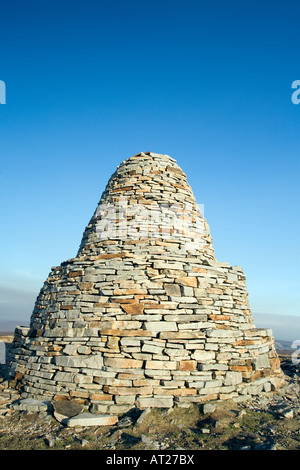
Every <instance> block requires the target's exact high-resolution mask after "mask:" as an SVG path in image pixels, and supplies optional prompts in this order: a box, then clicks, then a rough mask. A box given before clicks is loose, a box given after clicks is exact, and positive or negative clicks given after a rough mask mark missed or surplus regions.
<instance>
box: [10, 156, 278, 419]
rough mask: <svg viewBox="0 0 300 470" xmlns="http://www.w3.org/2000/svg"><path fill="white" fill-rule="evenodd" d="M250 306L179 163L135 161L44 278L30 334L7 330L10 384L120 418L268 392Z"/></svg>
mask: <svg viewBox="0 0 300 470" xmlns="http://www.w3.org/2000/svg"><path fill="white" fill-rule="evenodd" d="M162 208H163V209H164V210H162ZM150 215H151V217H150ZM149 222H150V223H149ZM247 295H248V294H247V289H246V283H245V275H244V273H243V270H242V269H241V268H240V267H238V266H233V267H231V266H230V265H229V264H228V263H220V262H218V261H216V259H215V256H214V250H213V245H212V240H211V236H210V231H209V227H208V225H207V222H206V220H205V219H204V216H203V215H202V213H201V211H199V207H198V206H197V204H196V200H195V197H194V195H193V192H192V190H191V188H190V186H189V184H188V183H187V179H186V175H185V174H184V173H183V171H182V170H181V169H180V168H179V166H178V165H177V164H176V160H174V159H173V158H171V157H169V156H168V155H160V154H155V153H151V152H146V153H139V154H137V155H135V156H133V157H131V158H129V159H127V160H125V161H123V162H122V163H121V164H120V166H119V167H118V168H117V170H116V172H115V173H114V174H113V175H112V177H111V178H110V180H109V182H108V184H107V186H106V188H105V191H104V192H103V194H102V197H101V200H100V202H99V205H98V207H97V209H96V211H95V213H94V215H93V217H92V219H91V221H90V223H89V224H88V226H87V227H86V229H85V232H84V234H83V238H82V242H81V245H80V248H79V251H78V254H77V256H76V257H75V258H73V259H69V260H68V261H65V262H63V263H62V264H61V265H60V266H58V267H54V268H52V270H51V273H50V274H49V276H48V278H47V280H46V281H45V283H44V285H43V287H42V289H41V291H40V293H39V295H38V297H37V300H36V303H35V307H34V310H33V313H32V316H31V321H30V327H29V328H25V327H17V328H16V330H15V335H14V343H13V347H14V349H13V354H12V356H11V358H10V363H9V365H10V374H11V379H12V383H13V384H15V386H16V388H17V389H18V390H19V391H20V392H21V396H22V397H23V398H30V397H31V398H35V399H44V400H45V399H50V400H53V399H54V400H55V399H75V400H77V401H79V402H81V403H84V404H85V405H86V407H87V408H88V409H89V411H90V412H92V413H100V414H101V413H112V414H117V415H120V414H123V413H126V412H127V411H128V410H129V409H131V408H134V407H137V408H139V409H145V408H149V407H162V408H171V407H173V406H176V405H177V406H183V407H188V406H190V404H192V403H203V402H207V401H212V400H223V399H233V400H235V401H245V400H247V399H249V398H251V397H253V396H254V395H257V394H260V393H261V392H263V391H264V392H269V391H272V390H276V389H278V388H279V387H281V386H282V385H283V383H284V376H283V373H282V371H281V368H280V363H279V359H278V356H277V353H276V350H275V347H274V338H273V334H272V331H271V330H270V329H257V328H255V326H254V324H253V319H252V315H251V310H250V307H249V301H248V297H247Z"/></svg>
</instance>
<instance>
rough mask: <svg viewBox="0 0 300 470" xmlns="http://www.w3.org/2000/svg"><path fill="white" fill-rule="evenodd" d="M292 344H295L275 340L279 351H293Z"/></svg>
mask: <svg viewBox="0 0 300 470" xmlns="http://www.w3.org/2000/svg"><path fill="white" fill-rule="evenodd" d="M292 344H293V343H292V342H291V341H283V340H278V339H275V348H276V349H277V351H288V350H291V351H293V349H292Z"/></svg>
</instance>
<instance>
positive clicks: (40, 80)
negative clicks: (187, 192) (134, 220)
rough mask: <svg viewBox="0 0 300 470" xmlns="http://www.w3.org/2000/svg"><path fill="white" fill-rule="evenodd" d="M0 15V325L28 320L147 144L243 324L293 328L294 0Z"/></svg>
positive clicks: (5, 11)
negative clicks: (218, 266)
mask: <svg viewBox="0 0 300 470" xmlns="http://www.w3.org/2000/svg"><path fill="white" fill-rule="evenodd" d="M0 22H1V25H0V59H1V61H0V80H3V81H4V82H5V84H6V92H7V95H6V104H5V105H0V160H1V165H0V197H1V208H0V216H1V232H0V233H1V235H0V242H1V243H0V250H1V253H0V257H1V263H0V320H1V319H3V320H7V319H13V320H15V319H17V320H19V319H21V320H23V321H26V320H29V318H30V315H31V312H32V309H33V304H34V300H35V297H36V296H37V294H38V292H39V290H40V288H41V287H42V284H43V282H44V280H45V278H46V277H47V275H48V273H49V271H50V269H51V266H55V265H59V264H60V263H61V262H62V261H64V260H66V259H68V258H71V257H73V256H75V255H76V252H77V249H78V247H79V244H80V240H81V236H82V233H83V230H84V228H85V226H86V225H87V223H88V221H89V219H90V217H91V216H92V213H93V212H94V210H95V208H96V205H97V202H98V200H99V198H100V196H101V193H102V191H103V189H104V187H105V184H106V182H107V180H108V178H109V177H110V175H111V174H112V173H113V172H114V170H115V168H116V166H117V165H118V164H119V163H120V162H121V161H122V160H124V159H125V158H128V157H130V156H132V155H134V154H135V153H137V152H140V151H147V150H151V151H153V152H157V153H166V154H169V155H171V156H172V157H174V158H176V159H177V162H178V164H179V165H180V166H181V167H182V169H183V170H184V171H185V172H186V174H187V176H188V181H189V183H190V184H191V186H192V188H193V190H194V193H195V196H196V198H197V201H198V202H199V203H200V204H204V207H205V216H206V218H207V221H208V223H209V225H210V228H211V232H212V236H213V242H214V247H215V253H216V257H217V259H218V260H219V261H227V262H230V263H231V264H232V265H240V266H242V267H243V269H244V272H245V274H246V276H247V286H248V290H249V298H250V302H251V307H252V311H253V315H254V319H255V320H256V319H257V321H258V323H259V321H260V317H259V315H261V314H270V315H277V316H278V315H279V316H281V318H284V320H283V323H285V324H287V322H288V320H287V319H288V318H296V320H297V321H298V320H299V321H298V323H297V322H296V323H295V322H294V321H291V322H290V329H291V331H292V335H295V334H296V333H295V328H296V327H297V328H298V329H299V324H300V309H299V304H300V302H299V301H300V288H299V287H300V275H299V260H300V257H299V232H300V230H299V229H300V224H299V202H300V200H299V199H300V198H299V195H300V191H299V186H300V185H299V180H300V165H299V157H300V132H299V131H300V105H295V104H293V103H292V101H291V95H292V92H293V90H292V89H291V85H292V82H293V81H294V80H300V57H299V56H300V52H299V45H300V5H299V2H298V1H297V0H291V1H276V0H275V1H266V0H260V1H257V0H252V1H248V0H243V1H240V0H236V1H233V0H227V1H225V0H216V1H211V0H210V1H201V0H185V1H182V0H172V1H169V0H159V1H157V0H152V1H151V2H142V1H135V0H134V1H133V0H127V1H123V0H98V1H91V0H85V1H83V0H80V1H78V0H72V1H66V0H60V1H57V0H51V1H49V0H43V1H42V2H41V1H30V0H29V1H27V2H24V1H13V0H12V1H10V2H4V3H2V4H1V20H0ZM290 316H292V317H290ZM297 316H298V317H297ZM276 318H277V317H276ZM266 326H269V325H266ZM271 326H272V325H271ZM298 336H299V338H300V331H299V334H298ZM299 338H298V337H297V338H294V339H299ZM283 339H284V338H283Z"/></svg>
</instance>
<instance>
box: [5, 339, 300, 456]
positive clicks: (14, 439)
mask: <svg viewBox="0 0 300 470" xmlns="http://www.w3.org/2000/svg"><path fill="white" fill-rule="evenodd" d="M8 340H9V339H8ZM279 354H280V358H281V364H282V369H283V370H284V373H285V375H286V386H285V387H284V388H283V389H281V390H279V391H277V392H276V393H272V394H270V393H264V394H262V395H261V396H259V397H256V398H254V399H253V400H252V401H249V402H247V403H240V404H237V403H235V402H234V401H231V400H230V401H229V400H228V401H225V402H223V403H213V404H210V406H203V405H202V406H192V407H190V408H188V409H185V408H175V409H172V410H166V409H155V410H150V409H149V410H145V411H139V410H135V412H131V413H130V412H129V413H128V414H127V415H125V416H124V417H119V421H118V422H117V423H116V424H113V425H106V426H75V427H68V426H67V425H66V424H63V422H61V421H59V420H58V419H57V417H55V413H54V412H53V409H51V407H50V408H49V407H48V409H47V407H44V408H43V407H42V408H40V409H38V408H35V407H32V408H31V409H30V407H27V409H26V407H24V408H25V409H24V410H22V409H18V408H20V406H19V407H18V406H14V405H13V404H18V403H20V402H19V399H20V397H19V396H18V393H17V392H16V391H15V390H13V389H11V388H9V383H8V381H7V377H6V376H5V370H4V367H3V366H2V373H1V370H0V450H68V449H69V450H77V449H85V450H101V449H103V450H104V449H106V450H116V451H117V450H132V451H134V450H170V451H171V450H299V449H300V393H299V392H300V365H299V364H298V365H297V364H293V363H292V361H291V352H279ZM21 408H22V407H21Z"/></svg>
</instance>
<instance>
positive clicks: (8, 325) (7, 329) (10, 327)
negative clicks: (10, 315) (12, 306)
mask: <svg viewBox="0 0 300 470" xmlns="http://www.w3.org/2000/svg"><path fill="white" fill-rule="evenodd" d="M16 326H29V322H26V321H25V322H24V321H22V320H6V321H1V320H0V335H1V336H3V335H4V334H13V332H14V331H15V328H16Z"/></svg>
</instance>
